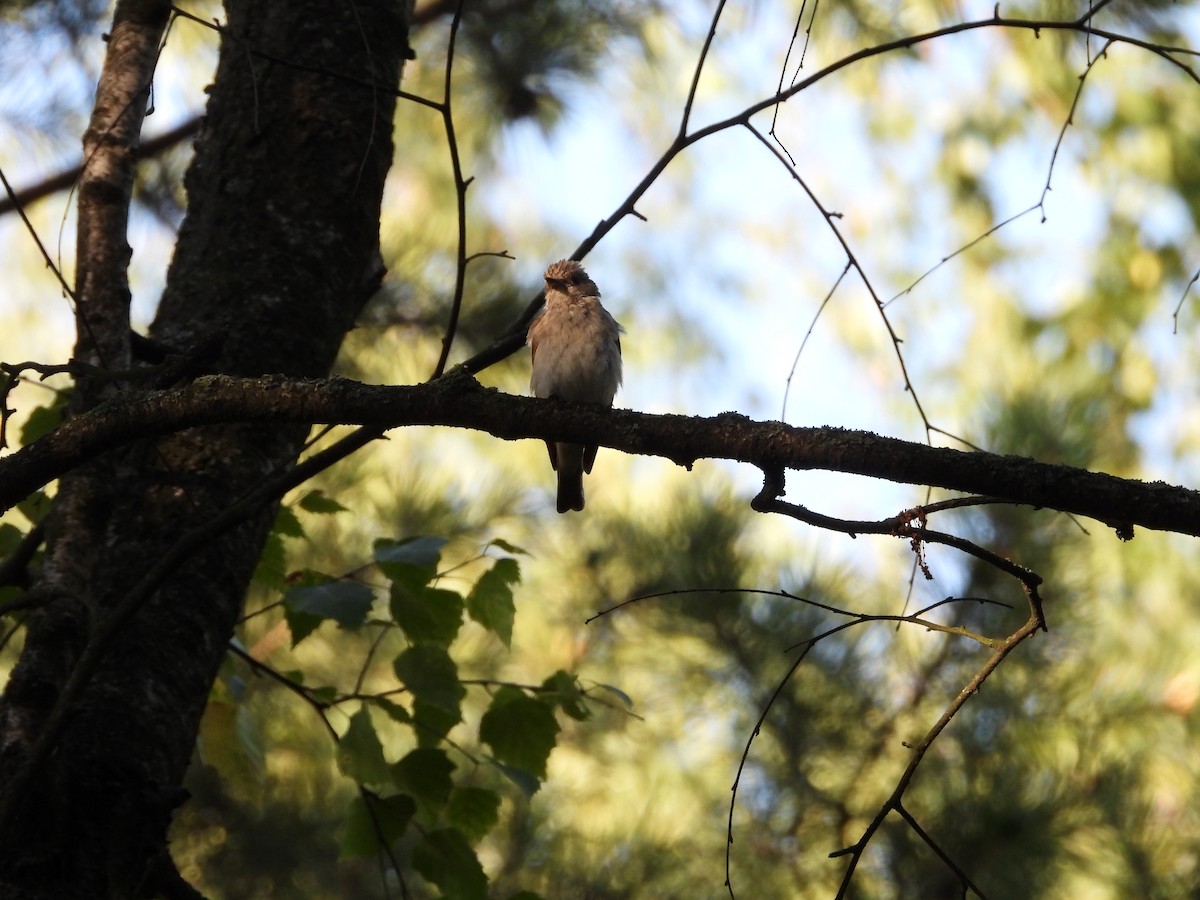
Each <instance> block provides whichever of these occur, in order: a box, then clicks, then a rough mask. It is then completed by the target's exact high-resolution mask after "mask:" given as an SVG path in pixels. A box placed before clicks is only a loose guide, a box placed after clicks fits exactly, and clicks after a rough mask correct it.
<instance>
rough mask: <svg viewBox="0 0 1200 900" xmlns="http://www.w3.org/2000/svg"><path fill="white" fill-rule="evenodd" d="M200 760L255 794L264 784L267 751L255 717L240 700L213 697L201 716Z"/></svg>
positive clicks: (235, 784)
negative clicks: (233, 701) (256, 725)
mask: <svg viewBox="0 0 1200 900" xmlns="http://www.w3.org/2000/svg"><path fill="white" fill-rule="evenodd" d="M199 747H200V759H201V760H202V761H203V762H204V763H205V764H206V765H210V766H212V767H213V768H214V769H216V770H217V772H218V773H219V774H220V776H221V778H222V780H224V781H225V782H227V783H228V784H229V785H232V786H234V787H236V788H237V789H238V790H239V791H245V792H246V793H247V794H248V795H249V796H251V797H254V796H257V795H258V794H260V793H261V791H262V783H263V768H264V764H263V752H262V746H261V744H260V742H259V735H258V730H257V728H256V727H255V724H254V720H253V718H252V717H250V716H249V715H247V714H246V710H245V709H244V708H243V707H242V705H241V704H240V703H231V702H230V701H228V700H209V702H208V705H207V706H205V707H204V715H203V716H202V717H201V719H200V734H199Z"/></svg>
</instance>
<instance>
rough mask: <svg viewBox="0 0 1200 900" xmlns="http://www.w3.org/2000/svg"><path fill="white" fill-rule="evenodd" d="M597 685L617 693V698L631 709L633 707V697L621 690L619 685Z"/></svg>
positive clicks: (611, 692)
mask: <svg viewBox="0 0 1200 900" xmlns="http://www.w3.org/2000/svg"><path fill="white" fill-rule="evenodd" d="M596 687H598V688H600V689H601V690H605V691H608V692H609V693H610V694H615V695H616V697H617V699H619V700H620V701H621V702H622V703H624V704H625V705H626V706H627V707H629V708H630V709H633V698H632V697H630V696H629V695H628V694H627V693H625V692H624V691H623V690H621V689H620V688H619V687H617V686H615V685H612V684H597V685H596Z"/></svg>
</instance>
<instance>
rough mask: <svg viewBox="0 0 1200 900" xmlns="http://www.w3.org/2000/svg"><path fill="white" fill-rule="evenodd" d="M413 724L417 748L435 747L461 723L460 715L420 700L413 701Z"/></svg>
mask: <svg viewBox="0 0 1200 900" xmlns="http://www.w3.org/2000/svg"><path fill="white" fill-rule="evenodd" d="M412 717H413V723H414V724H415V725H416V728H414V729H413V730H414V731H415V732H416V734H417V746H418V747H436V746H438V745H439V744H440V743H441V742H442V739H443V738H445V737H446V735H448V734H449V733H450V729H451V728H453V727H454V726H455V725H457V724H458V723H459V722H461V721H462V713H461V712H457V711H450V710H445V709H442V708H441V707H438V706H432V705H430V704H428V703H425V702H424V701H421V700H414V701H413V712H412Z"/></svg>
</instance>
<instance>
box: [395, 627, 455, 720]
mask: <svg viewBox="0 0 1200 900" xmlns="http://www.w3.org/2000/svg"><path fill="white" fill-rule="evenodd" d="M392 666H393V668H394V669H395V671H396V677H397V678H399V679H400V681H401V682H403V683H404V686H405V687H406V688H408V689H409V690H410V691H411V692H412V694H413V697H414V698H415V699H417V700H420V701H421V702H423V703H426V704H428V705H430V706H433V707H436V708H437V709H441V710H442V711H444V712H448V713H451V714H453V715H454V716H455V717H456V718H455V721H456V722H457V721H458V720H459V719H460V718H461V716H462V711H461V709H462V699H463V697H465V696H466V695H467V691H466V689H465V688H464V687H463V686H462V685H461V684H460V683H459V681H458V667H457V666H455V664H454V660H452V659H451V658H450V654H449V653H447V652H446V650H445V648H443V647H439V646H436V645H434V644H414V645H413V646H411V647H409V648H408V649H406V650H405V651H404V652H403V653H401V654H400V655H399V656H397V657H396V659H395V661H394V662H393V663H392Z"/></svg>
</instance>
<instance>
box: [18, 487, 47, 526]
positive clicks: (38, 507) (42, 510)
mask: <svg viewBox="0 0 1200 900" xmlns="http://www.w3.org/2000/svg"><path fill="white" fill-rule="evenodd" d="M52 503H53V501H52V500H51V499H50V498H49V497H47V496H46V492H45V491H34V492H33V493H32V494H30V495H29V496H28V497H26V498H25V499H24V500H22V501H21V502H20V503H18V504H17V509H19V510H20V511H21V512H22V514H24V516H25V518H27V519H28V520H29V521H30V522H32V523H33V524H34V525H36V524H37V523H38V522H40V521H42V519H44V518H46V513H48V512H50V506H51V505H52Z"/></svg>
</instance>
